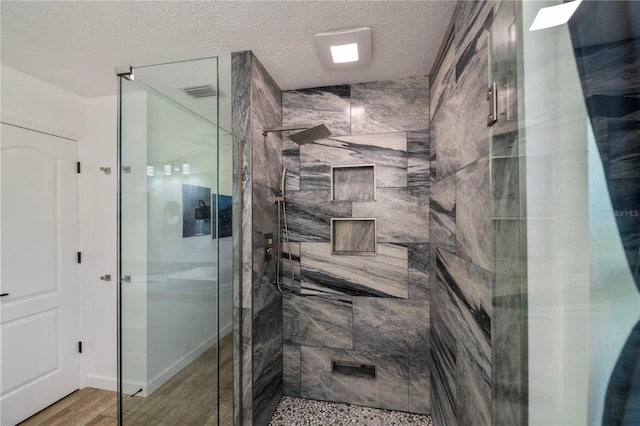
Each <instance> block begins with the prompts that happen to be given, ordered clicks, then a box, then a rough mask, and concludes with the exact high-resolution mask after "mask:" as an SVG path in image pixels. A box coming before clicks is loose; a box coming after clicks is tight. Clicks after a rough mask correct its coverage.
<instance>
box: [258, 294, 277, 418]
mask: <svg viewBox="0 0 640 426" xmlns="http://www.w3.org/2000/svg"><path fill="white" fill-rule="evenodd" d="M252 346H253V360H252V362H253V370H252V375H253V423H254V424H260V425H263V424H267V423H268V422H269V419H270V418H271V416H272V415H273V412H274V411H275V409H276V407H277V406H278V403H279V402H280V398H282V386H283V384H282V376H283V374H282V365H283V364H282V298H281V297H280V298H274V299H273V301H272V302H271V303H270V304H269V305H267V306H265V307H264V308H263V309H262V310H261V311H259V312H258V313H257V314H256V313H255V312H254V313H253V339H252Z"/></svg>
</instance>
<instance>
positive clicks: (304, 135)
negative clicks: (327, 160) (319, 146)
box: [289, 124, 331, 145]
mask: <svg viewBox="0 0 640 426" xmlns="http://www.w3.org/2000/svg"><path fill="white" fill-rule="evenodd" d="M329 136H331V132H330V131H329V129H327V126H325V125H324V124H320V125H318V126H314V127H311V128H309V129H306V130H303V131H301V132H298V133H294V134H292V135H289V139H291V140H292V141H294V142H295V143H297V144H298V145H304V144H305V143H309V142H314V141H317V140H320V139H325V138H328V137H329Z"/></svg>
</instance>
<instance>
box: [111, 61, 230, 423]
mask: <svg viewBox="0 0 640 426" xmlns="http://www.w3.org/2000/svg"><path fill="white" fill-rule="evenodd" d="M135 78H136V79H135V81H130V80H126V79H124V78H121V79H120V99H119V103H120V111H119V113H120V116H119V118H120V120H119V121H120V122H119V127H120V128H119V132H120V141H119V146H120V225H119V226H120V244H119V245H120V253H119V255H120V257H119V262H120V276H121V282H120V337H119V343H120V346H119V348H120V351H119V363H120V364H119V367H120V368H119V374H120V383H119V391H120V398H119V402H120V404H119V407H120V410H119V415H120V421H121V424H124V425H134V424H202V425H205V424H207V425H209V424H211V425H213V424H218V420H219V419H218V387H219V386H218V380H219V377H218V371H219V362H218V361H219V355H218V351H219V349H220V344H219V340H218V337H219V335H220V332H219V331H220V330H219V314H221V311H220V310H219V307H218V305H219V301H220V296H221V294H222V293H224V292H225V291H227V290H226V289H225V286H224V285H223V284H222V282H221V280H220V278H221V267H222V265H221V264H220V261H219V253H220V250H219V245H220V241H221V240H225V242H226V241H227V240H230V237H229V235H227V233H228V231H227V228H228V227H227V226H226V223H227V222H230V214H229V213H228V212H227V213H226V214H228V215H229V218H228V219H227V218H225V217H224V216H225V214H219V212H225V210H224V207H225V206H227V205H230V204H231V202H230V200H231V197H230V194H231V191H230V190H228V191H226V192H224V193H221V192H220V190H221V185H220V180H219V175H218V170H219V168H218V161H219V155H218V154H219V153H218V151H219V143H218V140H219V129H218V126H217V124H216V123H217V114H218V101H217V99H218V97H217V96H216V94H217V59H216V58H209V59H204V60H198V61H188V62H181V63H175V64H164V65H157V66H150V67H143V68H139V69H136V70H135ZM203 86H206V87H203ZM186 87H188V88H190V87H198V89H193V90H195V91H196V92H197V93H196V95H199V94H205V95H206V94H207V92H209V93H208V94H209V95H213V96H205V97H191V96H189V95H188V94H187V92H186V91H185V90H184V88H186ZM230 175H231V173H230V172H229V177H228V178H227V180H229V182H230V181H231V177H230ZM218 207H219V208H218ZM228 261H229V262H230V259H229V260H228ZM226 268H228V269H229V270H230V269H231V268H230V267H226ZM229 279H230V278H229ZM219 283H220V285H219ZM229 291H230V284H229ZM225 309H230V308H225ZM225 315H226V313H225ZM225 326H227V324H225ZM228 327H229V328H230V326H228ZM134 395H135V396H134Z"/></svg>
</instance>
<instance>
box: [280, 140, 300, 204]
mask: <svg viewBox="0 0 640 426" xmlns="http://www.w3.org/2000/svg"><path fill="white" fill-rule="evenodd" d="M290 144H293V145H294V146H293V147H292V146H291V145H290ZM282 167H283V168H285V169H286V170H287V175H286V180H285V192H286V193H287V194H288V193H289V191H299V190H300V146H299V145H297V144H296V143H294V142H291V141H287V140H285V139H284V134H283V140H282Z"/></svg>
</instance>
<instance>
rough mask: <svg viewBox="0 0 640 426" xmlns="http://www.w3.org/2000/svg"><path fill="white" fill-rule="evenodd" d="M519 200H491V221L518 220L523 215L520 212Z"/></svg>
mask: <svg viewBox="0 0 640 426" xmlns="http://www.w3.org/2000/svg"><path fill="white" fill-rule="evenodd" d="M520 202H521V199H520V198H494V199H492V200H491V218H492V219H518V218H520V217H521V216H523V215H524V213H521V212H520Z"/></svg>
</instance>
